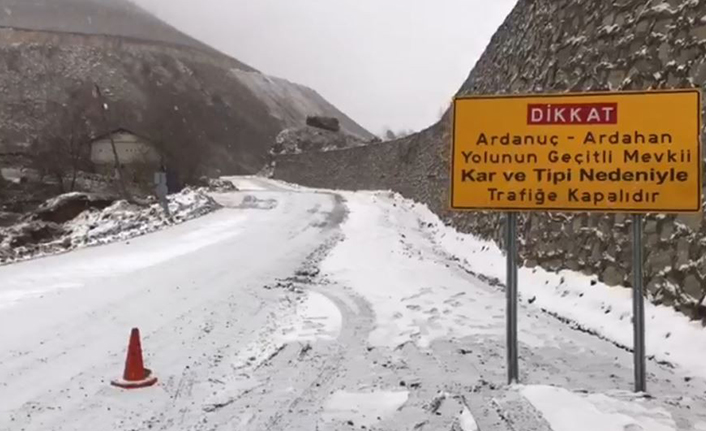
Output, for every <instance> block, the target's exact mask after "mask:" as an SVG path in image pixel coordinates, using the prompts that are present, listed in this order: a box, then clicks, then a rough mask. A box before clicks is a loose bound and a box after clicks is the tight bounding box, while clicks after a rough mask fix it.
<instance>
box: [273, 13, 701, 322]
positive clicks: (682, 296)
mask: <svg viewBox="0 0 706 431" xmlns="http://www.w3.org/2000/svg"><path fill="white" fill-rule="evenodd" d="M705 84H706V0H669V1H646V0H606V1H575V0H534V1H533V0H520V1H519V2H518V5H517V6H516V7H515V9H514V10H513V11H512V13H511V14H510V15H509V16H508V18H507V19H506V21H505V23H504V24H503V25H502V26H501V27H500V29H499V30H498V32H497V33H496V34H495V36H494V37H493V39H492V40H491V43H490V45H489V46H488V48H487V50H486V52H485V53H484V54H483V56H482V57H481V59H480V60H479V61H478V63H477V64H476V66H475V68H474V69H473V71H472V72H471V74H470V76H469V78H468V80H467V81H466V82H465V84H464V85H463V87H462V88H461V90H460V92H459V94H462V95H465V94H503V93H537V92H548V93H557V92H565V91H591V90H594V91H597V90H636V89H656V88H687V87H697V88H701V87H704V85H705ZM449 118H450V114H449V113H447V114H446V116H445V117H444V119H442V120H441V122H440V123H439V124H437V125H435V126H433V127H431V128H430V129H428V130H426V131H423V132H421V133H419V134H417V135H414V136H411V137H408V138H405V139H402V140H398V141H393V142H388V143H382V144H377V145H372V146H368V147H363V148H354V149H349V150H342V151H331V152H324V153H306V154H301V155H290V156H281V157H278V158H277V160H276V170H275V176H276V177H277V178H280V179H283V180H286V181H291V182H296V183H300V184H303V185H307V186H315V187H329V188H341V189H352V190H359V189H390V190H394V191H397V192H400V193H401V194H403V195H405V196H406V197H409V198H411V199H414V200H416V201H419V202H423V203H426V204H427V205H429V207H430V208H431V209H432V210H433V211H434V212H436V213H437V214H439V215H440V216H441V217H442V218H443V219H444V220H446V221H448V222H449V223H451V224H453V225H454V226H456V227H457V228H458V229H460V230H461V231H464V232H471V233H474V234H476V235H479V236H481V237H483V238H486V239H493V240H495V241H497V242H499V243H501V242H502V230H503V218H502V216H501V215H499V214H492V213H478V212H464V213H461V212H457V213H451V212H449V211H448V204H447V202H448V191H447V190H448V181H449V163H448V162H449V147H450V123H449ZM704 124H706V121H705V122H704ZM630 228H631V220H630V217H629V216H627V215H620V214H592V215H588V214H544V213H533V214H524V215H522V216H521V217H520V232H521V237H522V238H521V241H520V244H521V250H520V254H521V257H522V259H523V260H524V262H525V264H526V265H528V266H535V265H541V266H542V267H544V268H547V269H550V270H559V269H564V268H566V269H572V270H576V271H582V272H584V273H586V274H593V275H596V276H597V277H598V278H599V279H600V280H602V281H604V282H606V283H608V284H609V285H624V286H629V285H630V280H631V279H630V272H631V253H632V245H631V240H630ZM645 244H646V250H645V259H646V263H645V272H646V274H645V280H646V283H647V289H646V290H647V294H648V296H649V297H650V299H651V300H652V301H654V302H656V303H665V304H668V305H674V306H675V307H676V308H678V309H679V310H681V311H683V312H685V313H687V314H689V315H691V316H693V317H694V318H700V319H704V318H706V312H705V311H704V307H703V306H702V304H703V302H704V297H705V296H706V226H705V224H704V223H703V216H702V215H701V216H671V215H654V216H649V217H647V218H646V222H645ZM705 321H706V320H705Z"/></svg>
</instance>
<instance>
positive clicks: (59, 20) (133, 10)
mask: <svg viewBox="0 0 706 431" xmlns="http://www.w3.org/2000/svg"><path fill="white" fill-rule="evenodd" d="M0 27H6V28H16V29H26V30H37V31H57V32H68V33H81V34H92V35H106V36H121V37H129V38H135V39H143V40H151V41H156V42H165V43H170V44H176V45H184V46H189V47H192V48H198V49H206V50H212V49H213V48H211V47H209V46H208V45H206V44H204V43H202V42H200V41H198V40H196V39H194V38H192V37H190V36H187V35H186V34H184V33H182V32H180V31H179V30H177V29H175V28H174V27H172V26H170V25H169V24H166V23H165V22H163V21H161V20H160V19H158V18H156V17H154V16H153V15H151V14H150V13H149V12H147V11H145V10H144V9H142V8H141V7H139V6H137V5H136V4H134V3H132V2H130V1H128V0H0Z"/></svg>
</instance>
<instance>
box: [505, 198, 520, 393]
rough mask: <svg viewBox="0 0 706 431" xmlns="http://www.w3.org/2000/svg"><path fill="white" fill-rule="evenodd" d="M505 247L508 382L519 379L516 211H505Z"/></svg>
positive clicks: (515, 381)
mask: <svg viewBox="0 0 706 431" xmlns="http://www.w3.org/2000/svg"><path fill="white" fill-rule="evenodd" d="M505 234H506V237H505V245H506V248H507V280H506V282H505V283H506V285H507V287H506V297H507V380H508V384H511V385H512V384H515V383H517V382H518V381H519V377H520V376H519V374H520V371H519V364H518V352H517V303H518V300H517V213H514V212H508V213H507V226H506V230H505Z"/></svg>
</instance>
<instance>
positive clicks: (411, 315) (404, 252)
mask: <svg viewBox="0 0 706 431" xmlns="http://www.w3.org/2000/svg"><path fill="white" fill-rule="evenodd" d="M341 193H342V194H343V196H344V197H345V198H346V205H347V207H348V208H349V211H350V212H349V215H348V218H347V219H346V221H345V222H344V223H343V226H342V229H343V233H344V235H345V239H344V240H343V241H342V242H341V243H339V244H338V245H337V246H336V247H335V248H334V249H333V250H332V251H331V252H330V253H329V255H328V256H327V257H326V259H324V261H323V262H322V263H321V270H322V273H323V274H324V275H325V277H328V278H330V279H332V280H334V281H335V282H336V283H339V284H341V285H344V286H349V287H351V288H353V289H354V290H355V291H356V292H357V293H359V294H360V295H362V296H363V297H364V298H365V299H367V300H368V302H369V303H370V304H372V307H373V310H374V312H375V316H376V327H375V329H374V330H373V331H372V332H371V333H370V335H369V339H368V342H369V343H370V344H371V345H374V346H388V347H392V348H394V347H396V346H398V345H400V344H402V343H405V342H407V341H410V340H411V341H414V342H415V343H416V344H417V345H418V346H420V347H422V348H426V347H428V346H429V344H430V343H431V342H432V341H433V340H435V339H437V338H442V337H463V336H467V335H479V334H485V335H496V336H501V335H502V334H503V333H504V331H503V323H502V322H503V314H502V306H503V305H502V304H503V300H502V298H500V297H499V296H498V295H497V294H496V292H495V291H494V290H493V289H492V288H489V287H487V286H484V285H483V284H482V283H479V289H478V290H477V291H474V292H473V295H469V292H468V281H467V280H466V279H465V278H463V277H462V276H461V274H460V273H456V272H453V271H448V268H447V262H446V260H445V259H444V258H443V257H439V259H438V260H431V259H428V258H426V256H434V255H435V253H434V251H433V250H429V251H428V252H427V250H426V248H428V247H429V241H427V240H426V238H424V233H423V232H422V231H420V229H419V218H418V216H417V215H416V213H415V212H413V211H401V210H400V208H399V207H397V205H398V204H399V201H397V200H395V199H390V198H389V194H387V196H386V195H385V194H373V193H365V192H361V193H350V192H341ZM488 310H492V311H491V312H489V311H488Z"/></svg>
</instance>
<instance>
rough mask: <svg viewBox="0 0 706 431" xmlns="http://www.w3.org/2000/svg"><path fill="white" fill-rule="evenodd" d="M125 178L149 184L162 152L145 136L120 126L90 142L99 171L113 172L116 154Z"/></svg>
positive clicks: (109, 174) (133, 181) (111, 173)
mask: <svg viewBox="0 0 706 431" xmlns="http://www.w3.org/2000/svg"><path fill="white" fill-rule="evenodd" d="M113 144H115V152H117V153H118V161H119V162H120V167H121V170H122V172H123V175H124V178H125V179H126V180H127V181H129V182H131V183H133V184H135V185H141V186H144V187H149V186H150V185H151V184H152V178H153V174H154V172H157V171H158V170H160V168H161V166H162V156H161V155H160V153H159V151H158V150H157V148H156V147H155V145H154V144H153V143H152V142H150V141H149V140H148V139H146V138H143V137H141V136H139V135H136V134H134V133H132V132H130V131H128V130H125V129H119V130H116V131H114V132H111V133H109V134H107V135H104V136H100V137H98V138H96V139H95V140H93V142H91V162H92V163H93V165H94V167H95V169H96V171H97V172H98V173H100V174H104V175H107V176H111V177H112V176H113V175H114V170H115V155H114V152H113Z"/></svg>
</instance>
